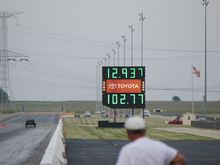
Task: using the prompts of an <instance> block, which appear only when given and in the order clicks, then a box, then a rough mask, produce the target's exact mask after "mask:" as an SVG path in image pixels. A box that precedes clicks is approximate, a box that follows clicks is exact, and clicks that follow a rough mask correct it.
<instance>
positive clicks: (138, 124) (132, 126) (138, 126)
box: [125, 116, 146, 130]
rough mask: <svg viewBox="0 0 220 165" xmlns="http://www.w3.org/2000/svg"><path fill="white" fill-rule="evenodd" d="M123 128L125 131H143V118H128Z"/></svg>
mask: <svg viewBox="0 0 220 165" xmlns="http://www.w3.org/2000/svg"><path fill="white" fill-rule="evenodd" d="M125 128H126V129H127V130H143V129H145V128H146V127H145V122H144V120H143V118H141V117H139V116H134V117H131V118H129V119H128V120H127V121H126V122H125Z"/></svg>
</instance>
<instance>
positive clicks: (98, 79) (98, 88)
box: [97, 62, 102, 111]
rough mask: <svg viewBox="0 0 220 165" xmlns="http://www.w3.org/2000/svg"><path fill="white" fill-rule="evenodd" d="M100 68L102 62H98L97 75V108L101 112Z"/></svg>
mask: <svg viewBox="0 0 220 165" xmlns="http://www.w3.org/2000/svg"><path fill="white" fill-rule="evenodd" d="M100 68H101V64H100V62H98V69H97V72H98V73H97V75H98V78H97V81H98V82H97V95H98V96H97V98H98V102H97V107H99V111H101V108H102V107H101V93H100V88H101V87H100V86H101V83H100V79H101V78H100V77H101V76H100Z"/></svg>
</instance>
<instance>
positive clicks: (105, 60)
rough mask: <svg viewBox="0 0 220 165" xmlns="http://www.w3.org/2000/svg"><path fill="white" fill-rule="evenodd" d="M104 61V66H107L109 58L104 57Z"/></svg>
mask: <svg viewBox="0 0 220 165" xmlns="http://www.w3.org/2000/svg"><path fill="white" fill-rule="evenodd" d="M103 60H104V66H106V62H107V58H106V57H104V58H103Z"/></svg>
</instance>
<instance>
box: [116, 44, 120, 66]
mask: <svg viewBox="0 0 220 165" xmlns="http://www.w3.org/2000/svg"><path fill="white" fill-rule="evenodd" d="M116 45H117V47H118V66H119V48H120V43H119V42H118V41H117V42H116Z"/></svg>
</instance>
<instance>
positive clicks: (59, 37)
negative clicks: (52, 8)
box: [11, 28, 220, 53]
mask: <svg viewBox="0 0 220 165" xmlns="http://www.w3.org/2000/svg"><path fill="white" fill-rule="evenodd" d="M29 29H34V28H29ZM11 30H12V31H15V32H20V33H24V34H28V35H32V36H37V37H43V38H47V39H53V40H58V41H64V42H68V43H76V44H83V45H88V46H98V47H107V48H111V47H113V43H107V42H101V41H94V40H88V39H83V38H77V37H69V36H67V35H63V34H58V33H54V32H47V31H44V30H39V31H40V32H43V33H46V34H47V35H45V34H35V33H32V32H27V31H22V30H16V29H14V28H13V29H12V28H11ZM126 49H131V48H130V47H126ZM133 49H134V50H138V51H139V50H141V48H139V47H137V46H136V47H134V48H133ZM143 50H144V51H153V52H154V51H156V52H183V53H202V52H204V51H203V50H190V49H189V50H187V49H185V50H184V49H164V48H143ZM207 52H209V53H220V50H209V51H207Z"/></svg>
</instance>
